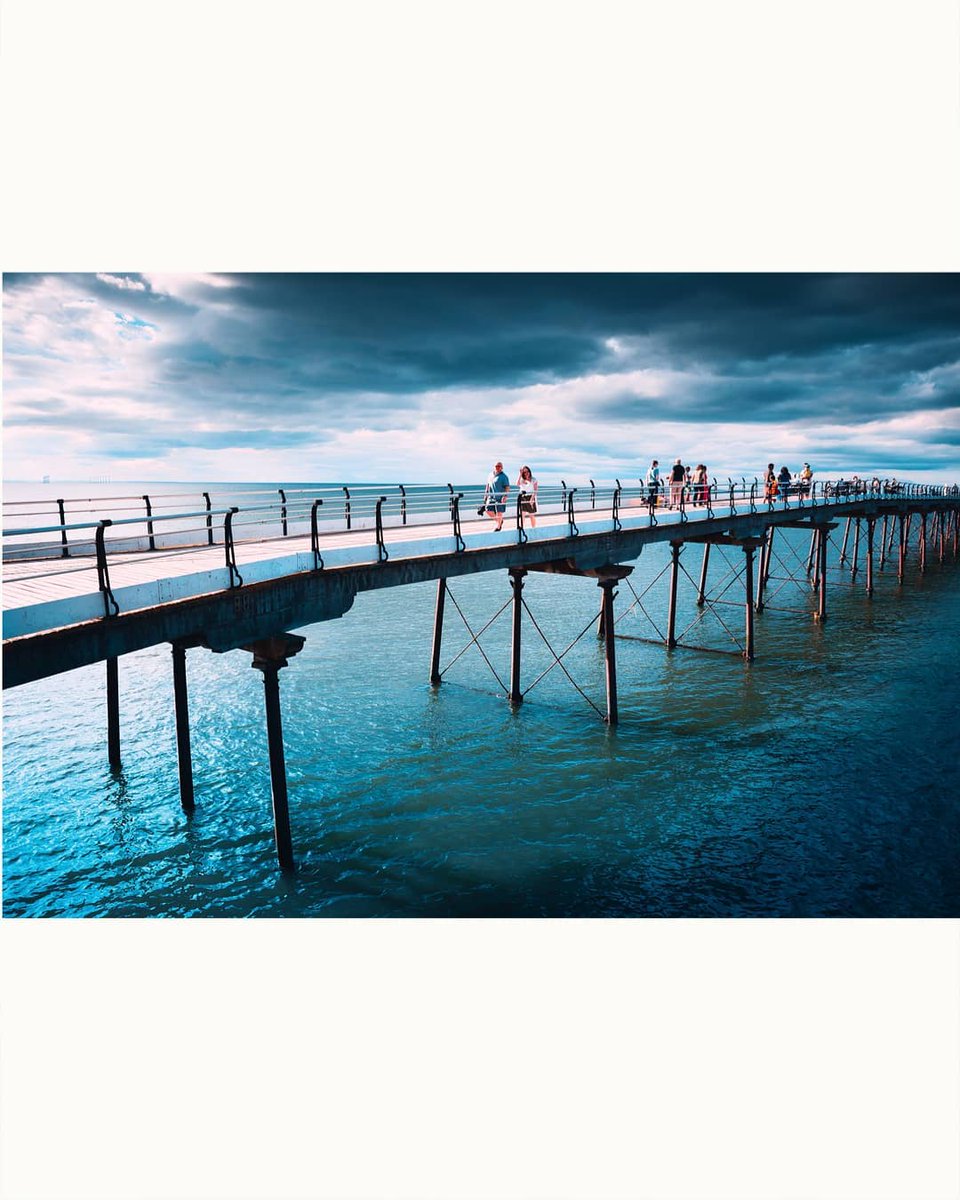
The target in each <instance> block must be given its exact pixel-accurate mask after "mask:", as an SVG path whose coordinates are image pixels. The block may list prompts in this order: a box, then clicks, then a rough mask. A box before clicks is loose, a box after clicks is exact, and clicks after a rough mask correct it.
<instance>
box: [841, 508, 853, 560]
mask: <svg viewBox="0 0 960 1200" xmlns="http://www.w3.org/2000/svg"><path fill="white" fill-rule="evenodd" d="M850 520H851V518H850V517H847V523H846V524H845V525H844V527H843V545H842V546H841V547H840V566H841V567H842V566H843V564H844V563H845V562H846V561H847V538H849V536H850Z"/></svg>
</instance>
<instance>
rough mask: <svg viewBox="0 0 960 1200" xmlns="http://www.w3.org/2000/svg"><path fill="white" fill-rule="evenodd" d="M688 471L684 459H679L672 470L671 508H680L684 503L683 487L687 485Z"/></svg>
mask: <svg viewBox="0 0 960 1200" xmlns="http://www.w3.org/2000/svg"><path fill="white" fill-rule="evenodd" d="M686 476H687V473H686V470H685V468H684V465H683V459H681V458H678V459H677V461H676V462H675V463H674V464H673V466H672V467H671V468H670V507H671V508H679V507H680V505H681V503H682V502H683V487H684V484H685V483H686Z"/></svg>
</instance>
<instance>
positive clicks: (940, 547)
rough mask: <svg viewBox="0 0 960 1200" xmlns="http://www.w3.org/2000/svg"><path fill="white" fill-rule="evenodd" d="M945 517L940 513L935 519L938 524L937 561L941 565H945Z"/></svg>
mask: <svg viewBox="0 0 960 1200" xmlns="http://www.w3.org/2000/svg"><path fill="white" fill-rule="evenodd" d="M943 516H944V514H943V512H942V511H941V512H938V513H937V514H936V517H935V520H936V522H937V559H938V561H939V562H940V563H941V564H942V563H943V559H944V549H945V537H944V528H943Z"/></svg>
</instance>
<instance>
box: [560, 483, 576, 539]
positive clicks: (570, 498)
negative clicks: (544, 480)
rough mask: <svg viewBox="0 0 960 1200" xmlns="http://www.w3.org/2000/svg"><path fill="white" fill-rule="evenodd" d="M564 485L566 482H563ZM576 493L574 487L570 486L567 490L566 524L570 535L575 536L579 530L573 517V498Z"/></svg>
mask: <svg viewBox="0 0 960 1200" xmlns="http://www.w3.org/2000/svg"><path fill="white" fill-rule="evenodd" d="M564 486H566V484H564ZM576 494H577V489H576V488H571V489H570V490H569V492H567V525H568V527H569V530H570V536H571V537H576V536H577V534H578V533H579V532H580V530H579V529H578V528H577V523H576V521H574V519H573V498H574V496H575V495H576Z"/></svg>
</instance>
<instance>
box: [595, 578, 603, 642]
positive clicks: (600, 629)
mask: <svg viewBox="0 0 960 1200" xmlns="http://www.w3.org/2000/svg"><path fill="white" fill-rule="evenodd" d="M598 586H599V585H598ZM604 628H605V626H604V601H603V592H601V593H600V612H599V614H598V615H597V640H598V641H601V642H602V641H603V638H604Z"/></svg>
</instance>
